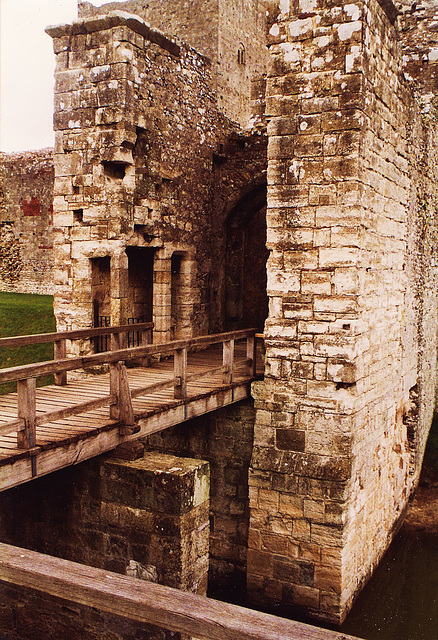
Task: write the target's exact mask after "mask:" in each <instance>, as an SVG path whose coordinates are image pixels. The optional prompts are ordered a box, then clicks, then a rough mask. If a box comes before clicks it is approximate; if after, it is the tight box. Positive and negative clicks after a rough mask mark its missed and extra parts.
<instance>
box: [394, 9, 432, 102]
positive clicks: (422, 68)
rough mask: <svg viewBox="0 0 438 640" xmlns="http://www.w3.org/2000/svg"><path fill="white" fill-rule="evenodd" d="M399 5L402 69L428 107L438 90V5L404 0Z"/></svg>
mask: <svg viewBox="0 0 438 640" xmlns="http://www.w3.org/2000/svg"><path fill="white" fill-rule="evenodd" d="M398 6H399V9H400V16H399V27H400V40H401V44H402V47H403V69H404V72H405V74H406V78H407V79H408V80H410V81H411V80H413V81H414V84H415V86H416V89H417V90H418V91H419V92H420V93H421V94H422V100H423V101H424V105H425V106H426V104H427V103H428V102H430V101H433V99H434V97H435V96H436V94H437V93H438V4H437V2H436V0H423V1H422V2H412V1H411V0H402V1H401V2H399V3H398Z"/></svg>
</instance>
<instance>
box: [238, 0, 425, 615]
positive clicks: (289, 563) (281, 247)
mask: <svg viewBox="0 0 438 640" xmlns="http://www.w3.org/2000/svg"><path fill="white" fill-rule="evenodd" d="M391 7H392V6H389V5H388V6H387V5H385V6H381V5H380V4H379V3H378V2H376V1H374V0H371V1H370V2H365V3H360V4H357V5H356V4H354V5H353V4H344V5H340V6H338V5H337V6H332V4H331V3H316V2H312V1H311V2H305V1H304V0H302V1H300V2H299V6H295V5H294V6H292V3H289V2H287V1H286V2H280V3H273V5H272V6H271V11H272V12H273V13H272V27H271V30H270V53H271V66H270V70H269V73H268V82H267V95H266V102H267V116H268V118H270V123H269V127H268V135H269V144H268V212H267V227H268V248H269V249H270V257H269V260H268V295H269V299H270V310H269V317H268V320H267V322H266V325H265V344H266V375H265V382H264V385H260V386H257V387H256V388H255V389H254V394H255V399H256V403H255V406H256V409H257V417H256V425H255V434H254V439H255V446H254V452H253V458H252V465H251V466H252V468H251V470H250V499H251V520H250V549H249V552H248V586H249V590H250V592H251V593H252V597H253V598H254V599H255V600H256V601H257V602H262V601H263V602H266V601H272V602H282V603H283V604H284V605H287V606H289V607H292V609H293V608H294V607H295V608H300V609H301V610H302V609H304V610H307V611H308V612H309V613H310V614H311V615H313V616H316V617H322V618H326V619H332V620H333V621H339V620H342V618H343V617H344V616H345V614H346V612H347V611H348V608H349V607H350V605H351V603H352V600H353V598H354V596H355V594H356V593H357V592H358V590H359V589H360V587H361V586H362V584H363V583H364V581H365V580H366V578H367V577H368V576H369V574H370V572H371V571H372V569H373V567H374V566H375V564H376V563H377V562H378V560H379V559H380V557H381V556H382V554H383V552H384V550H385V549H386V548H387V546H388V544H389V542H390V540H391V538H392V535H393V532H394V528H395V527H396V525H397V522H398V520H399V518H400V516H401V514H402V513H403V510H404V508H405V506H406V504H407V500H408V497H409V494H410V491H411V490H412V489H413V487H414V486H415V482H416V479H417V478H418V472H419V461H420V459H421V456H422V452H423V450H424V442H425V440H426V438H427V433H428V429H429V427H430V423H431V418H432V414H433V409H434V404H435V389H434V387H435V384H436V309H435V305H436V302H435V296H434V295H433V294H432V295H431V292H432V291H433V290H434V288H435V287H436V277H437V273H436V266H435V265H436V258H434V257H433V256H434V255H435V249H434V246H435V236H436V221H435V220H436V186H435V183H434V175H435V164H434V162H435V161H434V157H435V153H436V145H435V144H434V143H432V148H430V147H429V149H428V152H429V155H428V157H427V156H426V153H425V150H426V149H427V148H428V145H430V140H431V138H430V136H431V135H434V134H433V133H432V131H429V132H428V129H427V126H428V123H426V122H425V121H424V120H422V118H421V115H420V112H419V109H418V107H417V104H416V102H415V101H414V100H413V98H412V95H411V94H410V92H409V90H408V88H407V86H406V84H405V82H404V80H403V76H402V73H401V60H400V58H399V56H398V52H397V34H396V31H395V29H394V27H393V26H392V20H393V18H394V14H393V11H392V10H393V7H392V9H391ZM420 174H421V175H422V176H424V177H422V178H420ZM426 189H427V190H429V189H430V192H429V196H428V199H427V201H426V200H425V199H424V193H425V192H426ZM420 256H424V258H423V257H420ZM431 258H432V259H431ZM423 259H424V262H423ZM418 394H419V395H420V398H421V401H420V402H419V403H418V402H417V399H418ZM416 412H419V413H416ZM413 414H416V415H415V416H413ZM410 420H411V421H412V422H413V423H415V422H417V425H418V428H417V429H416V428H415V427H414V426H413V425H411V426H410V430H411V436H410V437H408V427H407V425H408V423H409V421H410ZM412 432H415V433H416V435H417V440H416V441H415V442H414V440H415V438H414V440H413V439H412ZM420 433H421V436H420V435H419V434H420ZM418 438H419V440H420V441H419V440H418ZM413 450H414V451H415V455H416V456H417V466H416V467H415V470H414V469H413V467H412V466H411V464H410V459H411V456H412V452H413Z"/></svg>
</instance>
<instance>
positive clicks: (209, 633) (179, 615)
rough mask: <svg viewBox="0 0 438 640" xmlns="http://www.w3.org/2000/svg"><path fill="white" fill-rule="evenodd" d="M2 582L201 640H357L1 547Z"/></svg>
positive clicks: (96, 570)
mask: <svg viewBox="0 0 438 640" xmlns="http://www.w3.org/2000/svg"><path fill="white" fill-rule="evenodd" d="M0 581H2V582H4V583H6V584H13V585H18V586H21V587H27V588H30V589H34V590H36V591H39V592H40V593H43V594H47V595H50V596H54V597H56V598H62V599H64V600H67V601H70V602H74V603H76V604H80V605H86V606H88V607H94V608H95V609H98V610H99V611H104V612H107V613H110V614H113V615H117V616H121V617H123V618H125V619H128V620H135V621H136V622H141V623H147V624H152V625H155V626H158V627H161V628H164V629H168V630H170V631H176V632H179V633H185V634H188V635H190V636H194V637H195V638H203V639H204V640H359V639H358V638H353V636H350V635H347V634H345V633H338V632H337V631H331V630H328V629H321V628H319V627H313V626H311V625H309V624H303V623H302V622H296V621H295V620H286V619H284V618H279V617H277V616H273V615H270V614H266V613H261V612H259V611H253V610H251V609H245V608H244V607H239V606H236V605H233V604H228V603H226V602H219V601H218V600H213V599H211V598H206V597H203V596H198V595H196V594H194V593H188V592H184V591H180V590H179V589H173V588H171V587H166V586H163V585H160V584H154V583H152V582H146V581H143V580H138V579H137V578H131V577H127V576H122V575H119V574H116V573H111V572H109V571H106V570H105V571H103V570H102V569H96V568H94V567H88V566H86V565H82V564H78V563H76V562H70V561H69V560H63V559H61V558H54V557H52V556H47V555H44V554H42V553H37V552H35V551H29V550H28V549H20V548H18V547H12V546H10V545H7V544H3V543H0Z"/></svg>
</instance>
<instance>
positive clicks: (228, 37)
mask: <svg viewBox="0 0 438 640" xmlns="http://www.w3.org/2000/svg"><path fill="white" fill-rule="evenodd" d="M265 5H266V2H264V0H208V1H205V0H191V1H189V2H188V1H187V0H148V1H147V2H146V1H142V2H137V1H136V0H128V1H127V2H114V3H109V4H106V5H104V6H102V7H94V6H93V5H92V4H90V3H89V2H79V4H78V13H79V18H83V17H89V16H92V15H98V14H100V13H105V12H107V11H110V10H117V11H127V12H129V13H133V14H136V15H138V16H140V17H141V18H143V19H144V20H145V21H146V22H148V23H150V24H151V25H152V26H153V27H154V28H157V29H160V30H161V31H163V33H165V34H166V35H168V36H171V37H172V36H177V37H178V38H179V39H180V40H181V41H183V42H186V43H187V44H189V45H191V46H192V47H194V48H195V49H196V50H197V51H199V52H200V53H202V54H203V55H205V56H207V57H208V58H209V59H210V61H211V65H212V76H213V88H215V90H216V94H217V102H218V106H219V108H220V109H222V110H223V112H224V113H225V114H226V115H227V116H228V117H229V118H230V119H231V120H234V121H236V122H238V123H239V124H240V125H241V126H243V127H248V126H249V125H250V119H251V115H252V114H251V84H252V82H254V81H255V80H257V79H258V78H260V76H262V75H263V74H264V73H265V69H266V61H267V49H266V39H265V32H266V8H265Z"/></svg>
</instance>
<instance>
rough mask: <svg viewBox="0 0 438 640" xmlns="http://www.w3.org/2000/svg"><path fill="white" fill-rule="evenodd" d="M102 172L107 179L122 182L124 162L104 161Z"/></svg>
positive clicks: (124, 170) (124, 171)
mask: <svg viewBox="0 0 438 640" xmlns="http://www.w3.org/2000/svg"><path fill="white" fill-rule="evenodd" d="M102 164H103V172H104V174H105V175H106V177H107V178H113V179H116V180H123V178H124V177H125V173H126V164H125V163H124V162H109V161H104V162H103V163H102Z"/></svg>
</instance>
